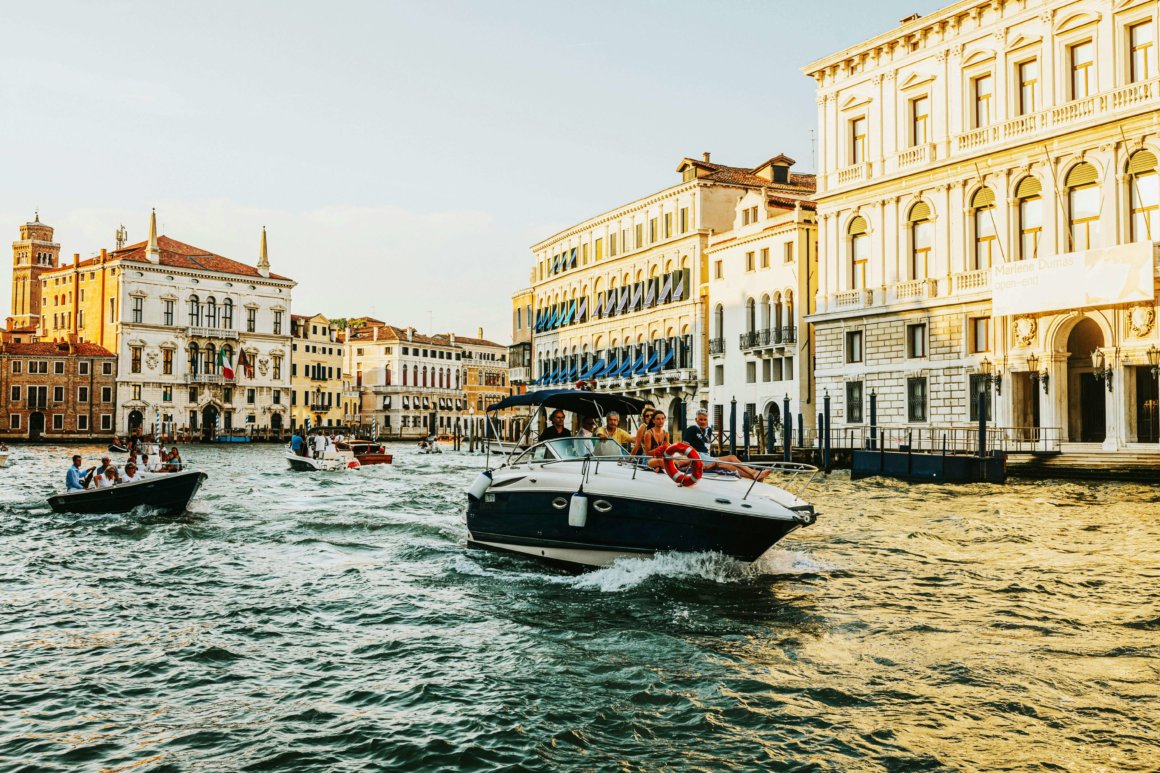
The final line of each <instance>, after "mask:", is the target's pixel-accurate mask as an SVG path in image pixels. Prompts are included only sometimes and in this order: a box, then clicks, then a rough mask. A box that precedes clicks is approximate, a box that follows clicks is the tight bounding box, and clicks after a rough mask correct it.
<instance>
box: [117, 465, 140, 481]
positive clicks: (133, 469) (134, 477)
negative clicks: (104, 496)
mask: <svg viewBox="0 0 1160 773" xmlns="http://www.w3.org/2000/svg"><path fill="white" fill-rule="evenodd" d="M143 480H145V475H144V474H143V473H141V472H138V470H137V465H135V464H133V463H132V462H129V463H128V464H126V465H125V474H124V475H122V476H121V480H119V481H117V482H118V483H139V482H141V481H143Z"/></svg>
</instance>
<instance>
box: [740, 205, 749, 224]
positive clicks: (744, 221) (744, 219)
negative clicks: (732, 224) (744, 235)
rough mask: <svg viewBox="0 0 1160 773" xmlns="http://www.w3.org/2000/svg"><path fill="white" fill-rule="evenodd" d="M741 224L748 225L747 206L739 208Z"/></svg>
mask: <svg viewBox="0 0 1160 773" xmlns="http://www.w3.org/2000/svg"><path fill="white" fill-rule="evenodd" d="M741 225H749V209H748V207H747V208H745V209H743V210H741Z"/></svg>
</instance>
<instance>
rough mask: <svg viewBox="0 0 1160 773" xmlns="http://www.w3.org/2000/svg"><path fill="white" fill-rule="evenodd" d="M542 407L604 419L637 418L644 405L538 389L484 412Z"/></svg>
mask: <svg viewBox="0 0 1160 773" xmlns="http://www.w3.org/2000/svg"><path fill="white" fill-rule="evenodd" d="M541 405H542V406H544V407H545V408H560V409H562V410H565V411H568V412H570V413H578V414H581V415H583V416H605V415H607V414H608V413H611V412H612V411H617V412H618V413H620V414H621V415H622V416H626V415H628V414H640V412H641V411H642V410H644V406H645V405H646V403H645V401H644V400H637V399H636V398H635V397H628V396H626V395H614V394H608V393H607V392H603V393H602V392H587V391H584V390H581V389H541V390H539V391H537V392H528V393H526V394H522V395H512V396H511V397H505V398H504V399H503V400H500V401H499V402H498V403H496V404H494V405H489V406H488V408H487V410H489V411H502V410H504V409H505V408H519V407H523V406H531V407H538V406H541Z"/></svg>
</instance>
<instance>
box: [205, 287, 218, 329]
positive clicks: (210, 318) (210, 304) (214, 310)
mask: <svg viewBox="0 0 1160 773" xmlns="http://www.w3.org/2000/svg"><path fill="white" fill-rule="evenodd" d="M205 324H206V326H207V327H217V324H218V307H217V299H216V298H214V297H213V296H212V295H211V296H209V297H208V298H206V299H205Z"/></svg>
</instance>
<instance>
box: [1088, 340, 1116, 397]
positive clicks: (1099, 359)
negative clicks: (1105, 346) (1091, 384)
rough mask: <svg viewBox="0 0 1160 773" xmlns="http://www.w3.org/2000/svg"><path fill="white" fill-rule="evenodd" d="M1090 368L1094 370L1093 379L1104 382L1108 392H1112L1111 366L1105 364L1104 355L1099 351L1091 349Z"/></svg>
mask: <svg viewBox="0 0 1160 773" xmlns="http://www.w3.org/2000/svg"><path fill="white" fill-rule="evenodd" d="M1092 368H1094V369H1095V377H1096V378H1097V379H1099V380H1100V381H1102V382H1104V384H1105V385H1106V386H1107V388H1108V391H1109V392H1111V391H1112V366H1111V365H1108V364H1107V361H1106V360H1105V359H1104V353H1103V352H1102V351H1100V350H1099V349H1092Z"/></svg>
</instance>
